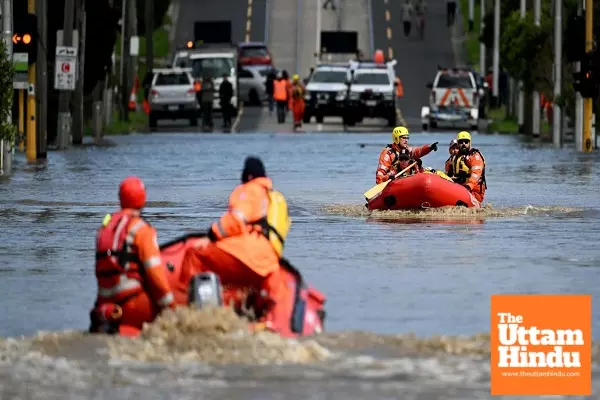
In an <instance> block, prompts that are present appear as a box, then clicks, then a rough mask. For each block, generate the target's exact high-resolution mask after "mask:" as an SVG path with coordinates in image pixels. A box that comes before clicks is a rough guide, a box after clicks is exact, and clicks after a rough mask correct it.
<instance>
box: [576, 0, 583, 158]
mask: <svg viewBox="0 0 600 400" xmlns="http://www.w3.org/2000/svg"><path fill="white" fill-rule="evenodd" d="M584 1H585V0H584ZM583 5H584V4H582V3H581V2H579V3H578V4H577V15H578V16H581V13H582V11H583V9H582V6H583ZM575 72H581V61H577V62H576V63H575ZM574 136H575V148H576V149H577V150H578V151H583V97H582V96H581V93H580V92H575V127H574Z"/></svg>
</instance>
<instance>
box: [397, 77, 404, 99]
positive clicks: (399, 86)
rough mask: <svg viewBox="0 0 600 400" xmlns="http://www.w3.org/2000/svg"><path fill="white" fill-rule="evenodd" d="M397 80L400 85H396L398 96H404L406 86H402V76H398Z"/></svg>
mask: <svg viewBox="0 0 600 400" xmlns="http://www.w3.org/2000/svg"><path fill="white" fill-rule="evenodd" d="M396 82H397V83H398V85H397V86H396V97H403V96H404V87H403V86H402V81H401V80H400V78H396Z"/></svg>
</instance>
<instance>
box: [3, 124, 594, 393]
mask: <svg viewBox="0 0 600 400" xmlns="http://www.w3.org/2000/svg"><path fill="white" fill-rule="evenodd" d="M452 136H453V135H452V134H451V133H437V134H436V133H428V134H415V135H413V136H412V137H411V144H413V145H418V144H425V143H431V142H435V141H439V142H440V143H441V145H440V150H439V151H438V152H436V153H431V154H430V155H428V156H427V157H426V158H425V159H424V165H425V166H430V167H434V168H442V166H443V163H444V161H445V159H446V158H447V156H448V155H447V150H446V143H448V142H449V141H450V139H451V138H452ZM110 139H111V140H112V141H113V142H114V143H115V144H116V146H106V147H94V146H88V147H83V148H78V149H72V150H69V151H66V152H63V153H50V154H49V158H50V160H49V162H48V164H47V165H43V166H29V165H26V163H25V161H24V158H23V156H22V155H20V154H19V155H18V158H17V161H16V162H15V165H14V166H15V173H14V175H13V176H12V177H11V178H10V179H9V180H6V181H2V182H0V292H1V293H2V299H3V303H4V304H3V307H2V314H1V315H2V317H1V319H0V336H4V337H15V338H14V339H6V340H3V339H0V382H1V384H0V398H3V399H4V398H7V399H8V398H21V399H42V398H43V399H51V398H52V399H54V398H60V399H67V398H69V399H71V398H73V399H78V398H92V397H93V398H112V399H116V398H169V396H170V395H176V396H177V398H194V399H198V398H202V399H225V398H227V399H242V398H243V399H270V398H273V399H284V398H285V399H366V398H368V399H392V398H403V399H417V398H427V399H434V398H446V399H449V398H453V399H454V398H455V399H471V398H473V399H480V398H488V397H489V361H488V360H489V358H488V357H489V347H488V337H487V332H488V331H489V325H490V320H489V296H490V295H491V294H494V293H591V294H596V292H597V290H598V289H597V288H598V287H599V283H600V275H599V274H598V267H599V266H600V248H599V247H598V243H600V196H599V195H598V193H599V192H598V184H599V183H600V179H599V177H598V171H599V170H600V168H599V167H600V156H599V154H598V153H594V154H591V155H590V154H579V153H576V152H575V151H573V150H571V149H563V150H555V149H552V148H550V147H547V146H544V145H539V144H533V143H525V142H522V141H520V140H519V139H518V138H516V137H511V136H500V135H474V145H475V146H476V147H478V148H480V149H481V150H482V152H483V154H484V155H485V157H486V160H487V162H488V168H487V171H486V172H487V174H486V175H487V179H488V186H489V189H488V191H487V194H486V199H485V203H488V207H487V208H486V209H484V210H479V211H473V210H450V211H448V210H443V211H440V210H433V211H426V212H422V213H414V212H410V213H408V212H379V213H377V212H375V213H372V214H369V213H368V212H367V211H366V210H365V209H364V199H363V196H362V193H363V192H364V191H366V190H367V189H369V188H370V187H371V186H373V184H374V176H375V168H376V163H377V159H378V156H379V152H380V151H381V148H382V147H383V146H384V145H385V144H386V143H387V142H388V139H389V133H385V134H361V135H347V134H309V133H306V134H305V133H301V134H233V135H220V134H212V135H197V134H153V135H130V136H123V137H111V138H110ZM249 154H253V155H259V156H260V157H262V158H263V160H264V162H265V164H266V167H267V172H268V174H269V175H270V176H271V177H272V178H273V179H274V182H275V185H276V186H277V188H278V189H279V190H281V191H282V192H283V193H284V194H285V195H286V197H287V199H288V201H289V203H290V207H291V215H292V218H293V225H292V229H291V231H290V234H289V236H288V241H287V247H286V256H287V258H288V259H289V260H290V261H291V262H292V263H293V264H294V265H296V266H297V267H298V268H299V269H300V270H301V271H302V272H303V273H304V274H305V276H306V278H307V279H308V281H309V282H311V283H312V284H313V285H314V286H316V287H317V288H319V289H320V290H322V291H323V292H324V293H325V294H326V295H327V296H328V301H327V313H328V315H327V320H326V329H327V331H328V333H327V334H324V335H322V336H320V337H316V338H309V339H306V340H301V341H300V342H299V343H296V342H289V341H285V340H282V339H280V338H278V337H276V336H275V335H269V334H266V333H259V334H249V333H245V332H244V329H242V328H241V325H240V322H239V321H238V320H236V318H235V317H233V316H231V315H228V314H227V315H226V313H225V314H223V313H220V311H219V310H212V311H211V310H204V311H202V312H200V314H194V313H198V311H190V310H181V311H180V315H166V316H165V317H164V319H163V320H162V321H160V322H157V323H156V324H154V325H153V326H152V327H149V329H148V330H147V331H146V332H145V333H144V335H145V336H144V338H143V339H142V340H137V341H133V342H131V341H127V340H125V339H115V338H110V339H109V338H98V337H90V336H86V335H82V334H81V333H78V332H74V333H67V332H63V333H53V334H39V335H38V336H35V337H34V338H20V335H25V336H30V335H36V334H38V333H39V332H40V331H57V332H60V331H67V330H75V331H81V330H85V329H87V325H88V311H89V309H90V307H91V305H92V303H93V300H94V296H95V281H94V271H93V262H94V251H93V244H94V236H95V230H96V228H97V227H98V226H99V224H100V222H101V220H102V217H103V216H104V214H105V213H107V212H109V211H112V210H114V209H115V208H116V206H117V202H116V193H117V188H118V184H119V181H120V180H121V179H122V178H124V177H125V176H127V175H129V174H136V175H138V176H140V177H141V178H142V179H144V181H145V182H146V185H147V187H148V192H149V200H150V203H149V205H148V208H147V209H146V216H147V219H148V220H149V221H150V222H151V223H152V224H154V225H155V226H156V227H157V229H158V232H159V240H160V241H161V242H166V241H168V240H170V239H172V238H174V237H176V236H179V235H181V234H184V233H186V232H189V231H194V230H205V229H207V228H208V227H209V225H210V223H211V222H212V221H213V220H214V219H216V218H218V216H219V215H220V214H221V213H222V211H223V210H224V209H225V207H226V202H227V196H228V194H229V192H230V191H231V190H232V189H233V187H234V186H235V185H236V184H238V182H239V178H240V171H241V167H242V164H243V159H244V157H245V156H246V155H249ZM592 312H593V333H594V338H595V339H599V338H600V336H599V335H600V333H599V332H600V322H599V321H600V304H599V302H598V297H597V296H595V297H594V298H593V311H592ZM198 321H203V322H202V323H201V324H200V323H198ZM439 335H444V336H439ZM457 335H460V336H457ZM234 342H235V343H234ZM594 348H595V352H596V355H595V356H594V360H595V361H596V362H598V361H599V360H600V355H599V353H600V351H599V350H598V346H597V345H595V346H594ZM594 371H595V372H594V392H595V393H598V392H599V391H600V376H599V370H598V368H597V367H595V370H594Z"/></svg>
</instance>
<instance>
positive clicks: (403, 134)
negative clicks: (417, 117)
mask: <svg viewBox="0 0 600 400" xmlns="http://www.w3.org/2000/svg"><path fill="white" fill-rule="evenodd" d="M408 139H409V134H408V129H406V128H405V127H403V126H397V127H396V128H394V130H393V131H392V143H391V144H388V145H387V146H386V147H385V148H384V149H383V150H382V151H381V154H380V155H379V165H378V166H377V173H376V175H375V183H377V184H380V183H382V182H385V181H387V180H389V179H394V177H395V175H396V174H397V173H398V172H400V171H402V170H403V169H405V168H406V167H408V166H409V165H410V164H412V163H413V162H415V161H417V162H419V161H421V158H422V157H424V156H426V155H427V154H429V153H430V152H431V151H432V150H433V151H437V144H438V142H435V143H433V144H426V145H423V146H419V147H409V146H408ZM419 171H421V166H420V164H419V166H418V167H415V168H411V171H409V173H415V172H419Z"/></svg>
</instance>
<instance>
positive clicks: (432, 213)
mask: <svg viewBox="0 0 600 400" xmlns="http://www.w3.org/2000/svg"><path fill="white" fill-rule="evenodd" d="M321 211H323V212H326V213H328V214H333V215H342V216H346V217H369V218H370V219H381V220H394V219H397V220H408V219H414V220H450V219H451V220H459V219H461V218H463V219H481V220H483V219H486V218H498V217H516V216H522V215H532V216H552V215H564V214H573V213H581V212H583V211H584V209H583V208H576V207H560V206H533V205H527V206H524V207H506V208H495V207H493V206H492V205H490V204H487V205H485V206H483V207H482V208H466V207H440V208H429V209H423V210H368V209H367V208H366V207H365V206H364V205H358V204H331V205H328V206H325V207H322V208H321Z"/></svg>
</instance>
